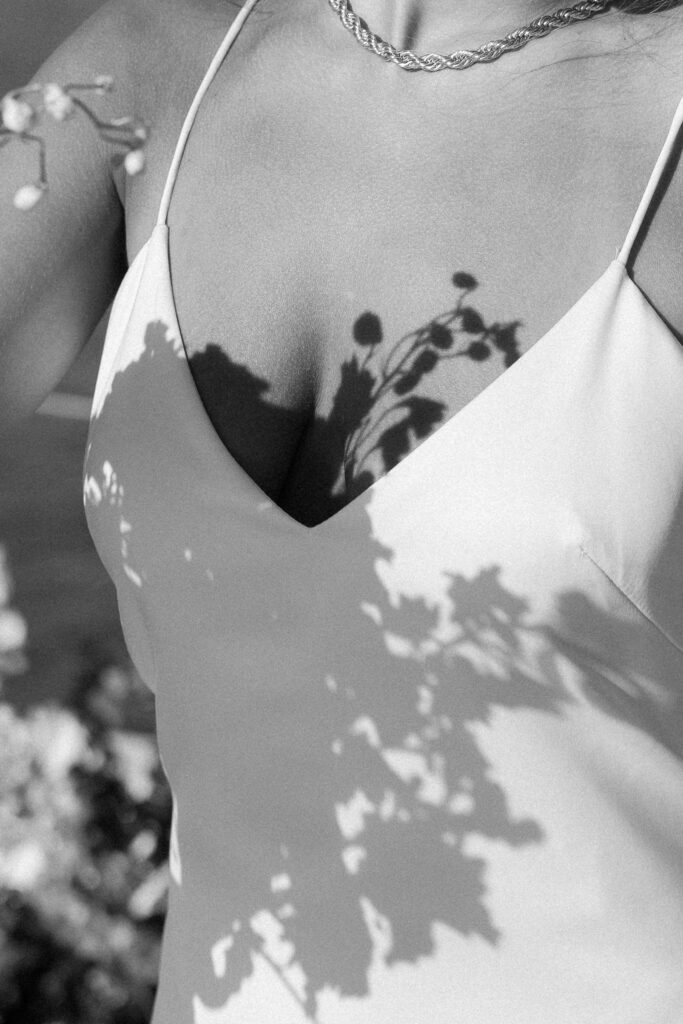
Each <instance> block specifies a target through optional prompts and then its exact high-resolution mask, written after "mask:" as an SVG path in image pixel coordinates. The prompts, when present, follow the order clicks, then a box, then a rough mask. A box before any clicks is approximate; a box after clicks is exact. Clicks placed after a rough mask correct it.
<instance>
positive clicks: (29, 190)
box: [0, 75, 149, 210]
mask: <svg viewBox="0 0 683 1024" xmlns="http://www.w3.org/2000/svg"><path fill="white" fill-rule="evenodd" d="M113 87H114V80H113V78H112V77H111V75H98V76H97V78H96V79H95V81H94V82H70V83H68V84H66V85H59V84H58V83H57V82H48V83H47V84H46V85H41V84H39V83H37V82H36V83H33V84H32V85H27V86H24V87H23V88H19V89H12V90H11V91H10V92H8V93H7V94H6V95H5V96H4V97H3V99H2V100H1V101H0V146H3V145H6V144H7V143H8V142H11V141H19V142H24V143H32V144H34V145H35V146H37V150H38V178H37V179H36V181H34V182H31V183H29V184H26V185H22V186H21V188H19V189H18V190H17V192H16V193H15V195H14V205H15V206H16V207H17V209H19V210H31V209H33V207H34V206H35V205H36V203H37V202H38V201H39V200H40V198H41V197H42V196H43V194H44V193H45V192H46V191H47V187H48V185H47V156H46V148H45V141H44V139H42V138H41V136H40V135H38V134H36V128H38V127H39V126H40V121H41V118H42V117H46V116H47V117H49V118H51V119H52V120H53V121H66V120H67V119H68V118H70V117H74V116H76V115H77V114H79V113H80V114H81V115H82V116H84V117H87V118H88V120H89V121H90V123H91V124H92V125H93V127H94V128H95V129H96V131H97V132H98V133H99V135H100V137H101V138H103V139H104V140H105V141H107V142H109V143H111V144H112V145H114V146H118V147H119V148H123V150H124V152H125V156H124V158H123V166H124V168H125V170H126V172H127V173H128V174H130V175H134V174H139V173H140V172H141V171H142V170H144V166H145V154H144V146H145V143H146V141H147V139H148V138H149V126H148V125H146V124H144V123H143V122H142V121H139V120H137V119H136V118H134V117H130V116H126V117H117V118H114V119H113V120H109V121H105V120H102V119H101V118H99V117H98V116H97V114H96V113H95V112H94V111H93V110H92V109H91V107H90V106H89V105H88V104H87V103H86V102H85V100H84V99H83V95H82V94H83V93H84V92H88V91H90V92H95V93H99V94H102V93H105V92H109V91H111V90H112V89H113Z"/></svg>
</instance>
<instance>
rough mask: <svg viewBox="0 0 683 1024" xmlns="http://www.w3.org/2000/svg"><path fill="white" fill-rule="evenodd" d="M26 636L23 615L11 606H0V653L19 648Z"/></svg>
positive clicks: (24, 641) (26, 629)
mask: <svg viewBox="0 0 683 1024" xmlns="http://www.w3.org/2000/svg"><path fill="white" fill-rule="evenodd" d="M27 636H28V627H27V625H26V620H25V619H24V617H23V615H20V614H19V612H17V611H15V610H14V609H13V608H0V654H8V653H9V652H10V651H18V650H20V649H21V648H22V647H23V646H24V644H25V643H26V639H27Z"/></svg>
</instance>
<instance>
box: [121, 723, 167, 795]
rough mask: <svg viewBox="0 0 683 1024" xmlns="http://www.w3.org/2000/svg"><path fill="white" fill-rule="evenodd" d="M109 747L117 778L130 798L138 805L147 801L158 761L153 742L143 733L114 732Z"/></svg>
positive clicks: (151, 791)
mask: <svg viewBox="0 0 683 1024" xmlns="http://www.w3.org/2000/svg"><path fill="white" fill-rule="evenodd" d="M111 747H112V751H113V752H114V756H115V758H116V768H117V772H118V775H119V778H120V779H121V782H122V783H123V785H124V786H125V787H126V790H127V792H128V794H129V795H130V797H131V798H132V799H133V800H135V801H138V802H140V803H141V802H142V801H144V800H149V798H150V797H151V795H152V793H153V792H154V774H153V773H154V770H155V768H156V765H157V759H158V754H157V749H156V744H155V743H154V741H153V740H151V739H150V737H149V736H146V735H145V734H144V733H135V732H123V731H121V730H116V731H112V733H111Z"/></svg>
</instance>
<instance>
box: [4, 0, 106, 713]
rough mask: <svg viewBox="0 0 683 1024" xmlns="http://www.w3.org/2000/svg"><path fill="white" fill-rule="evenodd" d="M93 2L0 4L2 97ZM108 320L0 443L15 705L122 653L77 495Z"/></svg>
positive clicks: (58, 688) (55, 694)
mask: <svg viewBox="0 0 683 1024" xmlns="http://www.w3.org/2000/svg"><path fill="white" fill-rule="evenodd" d="M100 3H101V0H12V2H11V3H10V2H8V0H0V14H1V16H0V95H4V94H5V93H6V92H7V91H8V90H9V89H11V88H16V87H18V86H20V85H23V84H25V83H26V82H27V81H28V80H29V79H30V78H31V77H32V76H33V75H34V74H35V73H36V71H37V70H38V68H39V67H40V65H41V63H42V62H43V60H44V59H45V58H46V57H47V56H48V55H49V54H50V53H51V52H52V51H53V50H54V49H55V48H56V47H57V46H58V45H59V43H60V42H61V41H62V40H63V39H65V38H66V37H67V36H68V35H70V34H71V32H73V30H74V29H75V28H76V27H77V26H78V25H79V24H80V23H81V22H82V21H84V20H85V19H86V18H87V17H88V16H89V15H90V14H91V13H92V12H93V11H95V10H96V9H97V8H98V7H99V6H100ZM102 71H103V72H106V71H107V68H102ZM106 319H107V317H106V316H105V318H104V320H103V322H102V323H101V324H100V326H99V327H98V329H97V331H96V332H95V334H94V335H93V338H92V339H91V341H90V343H89V344H88V346H87V347H86V349H85V350H84V352H83V353H82V355H81V357H80V358H79V360H78V362H77V363H76V364H75V365H74V366H73V368H72V370H71V371H70V372H69V374H68V375H67V377H66V378H65V379H64V381H62V383H61V384H60V386H59V388H58V389H57V390H58V395H57V397H56V398H53V399H52V400H51V401H49V402H48V403H47V404H46V406H45V407H44V410H43V412H42V413H40V414H37V415H35V416H33V417H32V418H31V420H29V421H28V422H27V423H25V424H24V425H23V426H22V427H21V429H20V431H19V433H18V434H17V435H16V436H15V438H13V441H12V443H11V444H3V445H0V543H3V544H4V545H5V546H6V548H7V551H8V555H9V560H10V566H11V569H12V572H13V576H14V581H15V594H14V600H13V605H14V606H15V607H16V608H17V609H18V610H19V611H20V612H21V613H22V614H23V615H24V617H25V618H26V619H27V621H28V628H29V645H28V652H27V653H28V657H29V666H30V667H29V670H28V672H27V673H26V674H25V675H23V676H20V677H16V678H14V679H10V680H8V681H7V682H6V683H5V684H4V688H3V694H4V696H5V697H7V698H8V699H9V700H10V701H11V702H12V703H14V704H16V705H17V706H25V705H26V704H32V703H34V702H39V701H44V700H49V699H56V700H58V701H62V700H65V699H67V698H68V694H69V692H70V691H71V689H72V687H73V685H74V682H75V680H76V678H77V676H78V673H79V672H80V671H81V670H82V668H83V665H84V662H85V661H87V660H88V658H89V656H90V655H89V654H88V651H90V652H91V653H92V650H93V648H96V649H98V650H107V651H110V652H111V655H112V657H114V658H115V659H116V658H117V657H119V656H120V657H121V658H124V657H125V655H124V652H123V644H122V640H121V636H120V631H119V625H118V616H117V612H116V601H115V596H114V591H113V588H112V585H111V583H110V581H109V579H108V577H107V576H106V574H105V572H104V569H103V568H102V566H101V565H100V563H99V561H98V559H97V556H96V554H95V551H94V549H93V546H92V542H91V540H90V537H89V534H88V532H87V528H86V525H85V518H84V515H83V504H82V498H81V467H82V462H83V456H84V452H85V443H86V435H87V418H86V417H87V401H83V398H84V397H86V396H89V395H91V394H92V389H93V386H94V381H95V376H96V373H97V365H98V362H99V354H100V350H101V345H102V340H103V335H104V327H105V325H106ZM65 396H75V397H76V401H75V402H69V400H68V399H67V398H65ZM79 398H80V402H79V401H78V399H79ZM71 407H73V413H72V414H71V415H69V414H68V411H69V409H70V408H71ZM50 409H52V410H53V413H52V414H51V413H50V412H49V410H50ZM55 413H59V414H58V415H56V414H55Z"/></svg>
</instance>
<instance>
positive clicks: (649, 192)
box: [617, 99, 683, 265]
mask: <svg viewBox="0 0 683 1024" xmlns="http://www.w3.org/2000/svg"><path fill="white" fill-rule="evenodd" d="M682 124H683V99H682V100H681V101H680V103H679V104H678V106H677V107H676V113H675V114H674V118H673V121H672V122H671V127H670V128H669V134H668V135H667V137H666V141H665V143H664V145H663V146H662V151H661V153H660V154H659V156H658V158H657V162H656V164H655V166H654V167H653V169H652V174H651V175H650V180H649V181H648V183H647V188H646V189H645V192H644V193H643V198H642V199H641V200H640V205H639V206H638V209H637V210H636V215H635V217H634V218H633V221H632V223H631V227H630V228H629V231H628V234H627V235H626V239H625V241H624V244H623V245H622V247H621V251H620V253H619V255H618V256H617V259H618V260H619V262H620V263H623V264H624V265H626V264H628V261H629V259H630V256H631V250H632V249H633V244H634V242H635V240H636V238H637V237H638V233H639V232H640V229H641V228H642V226H643V222H644V221H645V218H646V217H647V214H648V211H649V209H650V206H651V205H652V200H653V198H654V194H655V192H656V191H657V187H658V185H659V183H660V182H661V180H662V177H663V175H664V171H665V169H666V165H667V163H668V162H669V158H670V157H671V154H672V153H673V150H674V146H675V145H676V139H677V138H678V133H679V131H680V129H681V125H682Z"/></svg>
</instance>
